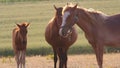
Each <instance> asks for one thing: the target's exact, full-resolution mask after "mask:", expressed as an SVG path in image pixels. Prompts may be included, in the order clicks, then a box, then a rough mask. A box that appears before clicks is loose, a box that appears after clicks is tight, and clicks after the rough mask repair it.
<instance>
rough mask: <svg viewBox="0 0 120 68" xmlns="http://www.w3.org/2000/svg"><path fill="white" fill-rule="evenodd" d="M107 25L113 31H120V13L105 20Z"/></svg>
mask: <svg viewBox="0 0 120 68" xmlns="http://www.w3.org/2000/svg"><path fill="white" fill-rule="evenodd" d="M105 22H106V23H105V25H106V26H107V28H108V29H110V30H111V31H112V32H119V33H120V30H119V29H120V14H117V15H113V16H109V17H108V18H107V19H106V20H105Z"/></svg>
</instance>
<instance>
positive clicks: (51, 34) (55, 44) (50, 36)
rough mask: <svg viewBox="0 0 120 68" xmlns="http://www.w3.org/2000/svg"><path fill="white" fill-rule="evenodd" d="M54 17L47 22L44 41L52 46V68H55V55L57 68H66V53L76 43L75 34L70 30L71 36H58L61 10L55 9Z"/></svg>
mask: <svg viewBox="0 0 120 68" xmlns="http://www.w3.org/2000/svg"><path fill="white" fill-rule="evenodd" d="M55 9H56V15H55V17H53V19H52V20H51V21H50V22H49V24H48V25H47V27H46V31H45V39H46V41H47V42H48V43H49V44H50V45H51V46H52V48H53V51H54V68H56V63H57V55H58V57H59V59H60V63H59V68H67V51H68V48H69V47H70V46H71V45H72V44H73V43H74V42H75V41H76V39H77V33H76V30H75V28H74V27H73V28H72V31H71V34H70V35H68V36H67V37H61V36H60V35H59V29H60V25H61V23H62V17H61V15H62V14H61V11H62V8H56V7H55Z"/></svg>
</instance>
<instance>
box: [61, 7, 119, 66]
mask: <svg viewBox="0 0 120 68" xmlns="http://www.w3.org/2000/svg"><path fill="white" fill-rule="evenodd" d="M66 12H69V15H68V16H67V18H66V20H63V21H62V28H61V30H60V31H59V33H60V35H61V36H63V33H67V31H68V30H70V29H67V28H68V27H69V28H71V27H72V26H73V25H74V24H77V25H78V26H79V27H80V28H81V29H82V30H83V31H84V32H85V37H86V38H87V40H88V42H89V43H90V44H91V45H92V47H93V49H94V51H95V53H96V58H97V62H98V65H99V68H103V67H102V64H103V51H104V50H103V49H104V46H106V45H107V46H112V47H120V41H119V40H120V30H119V29H120V27H119V26H120V14H117V15H113V16H108V15H104V14H103V13H100V12H94V11H92V12H91V11H88V10H86V9H84V8H77V5H75V6H69V5H67V6H65V7H64V9H63V19H64V15H65V13H66ZM63 24H64V25H63ZM66 29H67V30H66Z"/></svg>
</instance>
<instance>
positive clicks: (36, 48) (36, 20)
mask: <svg viewBox="0 0 120 68" xmlns="http://www.w3.org/2000/svg"><path fill="white" fill-rule="evenodd" d="M2 1H6V2H7V3H6V2H4V3H2ZM8 1H10V0H0V9H1V10H0V56H9V55H13V50H12V42H11V34H12V29H13V28H14V27H16V25H15V23H20V22H24V21H27V22H30V27H29V28H28V31H29V32H28V46H27V55H39V54H40V55H47V54H51V53H53V52H52V48H51V46H50V45H49V44H48V43H47V42H46V41H45V39H44V32H45V27H46V25H47V23H48V22H49V20H50V19H51V18H52V17H53V16H54V13H55V10H54V8H53V5H54V4H55V5H56V6H64V5H65V4H66V3H67V2H70V1H69V0H66V1H64V0H62V1H57V0H54V1H52V0H49V1H37V2H33V1H32V0H31V1H30V2H28V0H26V1H27V2H24V1H25V0H11V1H10V2H11V3H10V4H9V2H8ZM12 1H15V2H14V3H13V2H12ZM20 1H22V2H20ZM72 3H78V4H79V6H83V7H85V8H94V9H96V10H100V11H102V12H104V13H106V14H109V15H113V14H117V13H120V12H119V11H120V7H119V6H120V4H119V3H120V0H105V1H104V0H88V1H86V0H82V1H79V0H73V1H72ZM76 27H77V26H76ZM77 30H78V33H79V37H78V40H77V42H76V43H75V44H74V45H73V46H71V48H70V49H69V54H84V53H85V54H86V53H93V49H92V48H91V46H90V45H89V44H88V42H87V40H86V39H85V37H84V33H83V31H82V30H80V29H79V28H78V27H77ZM109 49H110V52H111V51H112V50H114V49H112V50H111V48H107V51H109ZM118 50H120V49H118Z"/></svg>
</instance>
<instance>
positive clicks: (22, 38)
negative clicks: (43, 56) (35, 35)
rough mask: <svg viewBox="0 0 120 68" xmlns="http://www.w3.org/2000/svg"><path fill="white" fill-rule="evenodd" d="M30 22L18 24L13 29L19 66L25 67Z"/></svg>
mask: <svg viewBox="0 0 120 68" xmlns="http://www.w3.org/2000/svg"><path fill="white" fill-rule="evenodd" d="M28 25H29V24H27V23H22V24H21V25H19V24H17V26H18V27H16V28H15V29H13V33H12V44H13V49H14V53H15V60H16V62H17V68H22V67H23V68H25V54H26V46H27V27H28Z"/></svg>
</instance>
